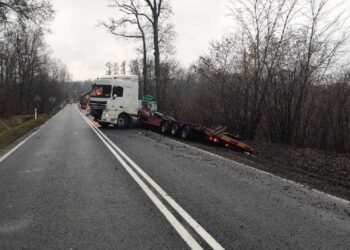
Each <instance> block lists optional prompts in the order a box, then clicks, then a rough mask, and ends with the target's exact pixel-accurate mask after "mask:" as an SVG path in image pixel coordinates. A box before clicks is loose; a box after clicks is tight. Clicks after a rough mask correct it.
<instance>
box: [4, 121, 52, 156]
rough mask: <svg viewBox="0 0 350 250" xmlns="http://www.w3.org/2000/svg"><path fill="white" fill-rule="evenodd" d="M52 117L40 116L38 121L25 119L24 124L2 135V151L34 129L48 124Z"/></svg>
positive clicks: (9, 129)
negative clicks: (45, 123)
mask: <svg viewBox="0 0 350 250" xmlns="http://www.w3.org/2000/svg"><path fill="white" fill-rule="evenodd" d="M50 117H51V116H50V115H40V116H39V117H38V119H37V120H35V119H34V118H32V119H24V122H22V123H20V124H17V125H15V126H13V127H10V128H8V129H6V130H5V131H3V132H1V133H0V149H3V148H5V147H6V146H8V145H10V144H11V143H12V142H14V141H15V140H17V139H18V138H20V137H21V136H23V135H25V134H26V133H28V132H29V131H31V130H33V129H34V128H36V127H38V126H40V125H41V124H43V123H44V122H46V121H47V120H48V119H49V118H50Z"/></svg>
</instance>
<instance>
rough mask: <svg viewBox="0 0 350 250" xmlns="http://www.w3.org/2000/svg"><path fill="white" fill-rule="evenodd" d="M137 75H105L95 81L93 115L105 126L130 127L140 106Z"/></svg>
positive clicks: (92, 100)
mask: <svg viewBox="0 0 350 250" xmlns="http://www.w3.org/2000/svg"><path fill="white" fill-rule="evenodd" d="M138 97H139V81H138V77H137V76H132V75H131V76H125V75H122V76H104V77H100V78H97V79H96V80H94V81H93V85H92V89H91V94H90V108H91V115H92V116H93V117H94V118H95V120H96V121H97V122H98V123H99V124H100V125H101V126H103V127H107V126H109V125H110V124H113V125H116V126H118V127H120V128H126V127H129V125H130V124H131V122H132V117H133V116H136V115H137V112H138V110H139V108H140V101H139V100H138Z"/></svg>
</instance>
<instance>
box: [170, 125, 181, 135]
mask: <svg viewBox="0 0 350 250" xmlns="http://www.w3.org/2000/svg"><path fill="white" fill-rule="evenodd" d="M179 130H180V126H179V124H177V123H174V124H173V126H171V130H170V134H171V135H172V136H174V137H177V136H178V135H179Z"/></svg>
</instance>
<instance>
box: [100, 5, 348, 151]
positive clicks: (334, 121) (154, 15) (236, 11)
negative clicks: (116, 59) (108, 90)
mask: <svg viewBox="0 0 350 250" xmlns="http://www.w3.org/2000/svg"><path fill="white" fill-rule="evenodd" d="M109 2H110V6H111V7H113V8H117V10H119V12H118V18H117V19H114V18H111V19H110V20H109V21H107V22H104V23H103V24H102V25H103V26H104V27H105V28H106V29H107V30H108V31H109V32H110V33H111V34H113V35H115V36H117V37H120V38H123V39H131V40H134V41H136V42H139V43H140V47H139V48H140V49H139V51H140V52H141V59H140V60H134V61H133V62H131V63H130V67H131V68H132V69H133V70H131V71H132V72H133V73H135V74H138V75H140V79H141V83H142V86H143V93H145V94H153V95H155V96H156V97H157V101H158V103H159V107H160V109H161V110H162V111H165V112H167V113H169V114H171V115H173V116H175V117H176V118H181V119H188V120H191V121H197V122H200V123H203V124H206V125H208V126H215V125H218V124H223V125H225V126H227V127H228V128H229V129H230V130H232V131H235V132H237V133H239V134H241V135H242V136H243V137H245V138H247V139H251V140H254V139H259V140H268V141H271V142H278V143H285V144H288V145H293V146H296V147H312V148H319V149H326V150H336V151H339V152H344V151H349V150H350V84H349V77H350V69H349V67H347V65H346V56H347V53H346V52H345V47H344V46H345V45H346V41H347V39H348V37H347V36H348V34H347V27H346V20H347V18H346V17H347V16H346V13H345V12H344V11H343V10H344V6H343V5H337V4H336V3H334V1H329V0H231V1H230V2H229V4H228V12H229V16H230V18H231V19H232V27H233V28H232V30H231V31H230V32H228V33H226V34H224V35H223V37H222V38H221V39H217V40H216V41H212V42H211V44H210V46H209V52H208V53H207V54H205V55H202V56H200V58H198V60H197V61H196V62H195V63H194V64H193V65H191V66H190V67H188V68H185V67H182V66H181V65H180V64H179V63H178V62H177V60H176V59H175V58H174V56H173V51H174V49H173V46H172V44H173V41H174V36H175V32H174V27H173V25H172V24H171V23H170V22H169V17H170V16H171V14H172V10H171V5H170V1H167V0H154V1H148V0H110V1H109ZM194 32H195V31H194ZM149 51H152V52H153V54H152V53H149Z"/></svg>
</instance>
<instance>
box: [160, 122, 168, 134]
mask: <svg viewBox="0 0 350 250" xmlns="http://www.w3.org/2000/svg"><path fill="white" fill-rule="evenodd" d="M169 128H170V123H169V122H167V121H165V122H163V123H162V125H161V127H160V131H161V132H162V134H166V133H168V131H169Z"/></svg>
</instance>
